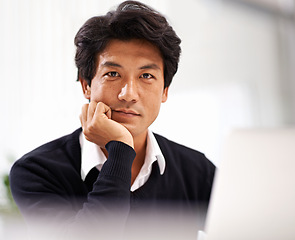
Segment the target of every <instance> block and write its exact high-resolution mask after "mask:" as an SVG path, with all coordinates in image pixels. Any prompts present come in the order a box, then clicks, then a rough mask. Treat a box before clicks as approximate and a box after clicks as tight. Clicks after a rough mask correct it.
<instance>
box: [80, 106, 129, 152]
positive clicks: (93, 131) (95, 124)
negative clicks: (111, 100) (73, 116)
mask: <svg viewBox="0 0 295 240" xmlns="http://www.w3.org/2000/svg"><path fill="white" fill-rule="evenodd" d="M111 116H112V112H111V108H110V107H109V106H107V105H106V104H104V103H103V102H99V103H97V102H94V101H91V102H90V103H89V104H85V105H83V107H82V113H81V115H80V121H81V124H82V128H83V133H84V135H85V138H86V139H87V140H88V141H90V142H93V143H95V144H97V145H98V146H100V147H102V148H105V145H106V144H107V143H108V142H110V141H112V140H113V141H121V142H123V143H126V144H128V145H129V146H131V147H132V148H134V143H133V137H132V135H131V133H130V132H129V131H128V130H127V128H125V127H124V126H123V125H122V124H120V123H117V122H116V121H114V120H112V119H111Z"/></svg>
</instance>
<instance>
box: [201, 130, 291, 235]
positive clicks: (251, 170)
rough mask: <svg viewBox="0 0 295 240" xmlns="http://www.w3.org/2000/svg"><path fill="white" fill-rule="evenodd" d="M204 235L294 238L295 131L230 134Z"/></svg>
mask: <svg viewBox="0 0 295 240" xmlns="http://www.w3.org/2000/svg"><path fill="white" fill-rule="evenodd" d="M205 232H206V237H205V239H206V240H223V239H224V240H244V239H247V240H272V239H276V240H278V239H279V240H289V239H290V240H291V239H295V128H288V129H252V130H251V129H248V130H235V131H233V132H232V133H231V134H230V135H229V137H228V140H227V141H226V144H225V148H224V153H223V158H222V161H221V164H220V166H219V169H218V171H217V173H216V177H215V180H214V185H213V190H212V196H211V202H210V206H209V210H208V215H207V223H206V227H205Z"/></svg>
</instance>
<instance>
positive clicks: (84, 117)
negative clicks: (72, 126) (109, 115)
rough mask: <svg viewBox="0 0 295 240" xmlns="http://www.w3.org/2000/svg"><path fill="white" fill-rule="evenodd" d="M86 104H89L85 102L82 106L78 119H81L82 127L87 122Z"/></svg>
mask: <svg viewBox="0 0 295 240" xmlns="http://www.w3.org/2000/svg"><path fill="white" fill-rule="evenodd" d="M88 105H89V104H88V103H87V104H84V105H83V106H82V112H81V115H80V121H81V124H82V127H83V126H85V124H86V122H87V112H88Z"/></svg>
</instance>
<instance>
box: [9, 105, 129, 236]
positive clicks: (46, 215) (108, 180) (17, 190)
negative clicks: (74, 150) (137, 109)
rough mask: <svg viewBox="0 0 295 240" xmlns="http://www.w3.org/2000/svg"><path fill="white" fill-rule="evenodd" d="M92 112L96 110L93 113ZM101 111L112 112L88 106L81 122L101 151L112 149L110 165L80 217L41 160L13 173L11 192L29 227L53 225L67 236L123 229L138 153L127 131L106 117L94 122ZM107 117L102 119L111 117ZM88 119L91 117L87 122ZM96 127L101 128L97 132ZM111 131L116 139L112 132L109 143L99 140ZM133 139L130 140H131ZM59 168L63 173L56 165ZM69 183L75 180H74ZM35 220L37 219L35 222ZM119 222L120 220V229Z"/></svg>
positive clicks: (105, 167)
mask: <svg viewBox="0 0 295 240" xmlns="http://www.w3.org/2000/svg"><path fill="white" fill-rule="evenodd" d="M93 106H95V110H93V108H91V107H93ZM97 108H98V110H97ZM100 110H102V112H103V111H110V110H107V106H106V105H104V104H95V103H90V106H89V107H88V106H86V107H85V106H83V110H82V116H81V122H82V126H83V130H84V132H86V133H87V136H88V139H91V140H92V141H96V143H98V144H100V145H102V144H104V143H105V142H106V143H107V144H106V146H105V148H106V150H107V151H108V160H107V161H106V163H105V164H104V166H103V168H102V170H101V172H100V174H99V177H98V179H97V181H96V182H95V183H94V186H93V190H92V191H91V192H90V193H89V194H88V196H87V200H86V201H84V204H83V207H82V208H81V209H80V210H79V211H75V209H74V207H73V205H72V203H71V202H70V199H68V197H67V196H66V194H64V193H66V192H67V189H66V187H65V186H64V185H62V184H60V182H59V180H57V179H55V178H54V176H53V175H52V173H51V171H50V170H49V169H48V168H47V167H48V166H40V165H38V164H42V159H37V160H36V161H34V164H31V163H29V164H28V162H27V164H24V161H22V162H21V163H19V164H15V165H14V167H13V168H12V170H11V174H10V178H11V186H12V192H13V195H14V198H15V200H16V202H17V203H18V205H19V206H20V209H21V211H22V212H23V214H24V216H25V217H26V218H28V220H29V221H31V220H33V221H34V222H35V220H37V221H39V220H40V219H41V220H42V219H45V222H44V223H45V224H46V226H50V225H51V224H53V225H54V226H52V228H54V229H56V230H57V229H60V230H62V231H67V232H71V230H73V229H77V226H78V227H79V228H78V229H81V226H87V228H86V229H91V226H92V229H97V226H98V225H99V226H102V222H103V223H104V224H103V226H105V224H106V223H109V222H111V223H112V226H113V227H114V228H115V229H117V230H118V227H120V225H123V224H124V220H125V219H126V217H127V216H128V214H129V207H130V182H131V166H132V162H133V159H134V158H135V151H134V149H133V148H132V147H131V146H130V145H132V143H133V139H132V136H131V134H130V133H129V132H128V130H127V129H126V128H125V127H123V126H122V125H120V124H118V123H116V122H114V121H113V120H111V119H110V118H108V117H107V118H105V119H103V121H101V120H97V119H95V118H96V117H97V115H99V114H100V113H101V111H100ZM91 111H92V112H93V115H91ZM95 113H96V114H97V115H95ZM104 113H105V112H103V114H102V117H103V118H104V117H105V116H107V115H106V114H104ZM85 114H87V116H86V117H85ZM108 114H110V112H109V113H108ZM103 115H104V116H103ZM97 123H99V124H98V128H97V126H96V124H97ZM93 125H94V126H93ZM108 128H111V130H114V129H116V128H117V129H116V130H117V131H115V134H113V135H111V134H110V132H108V133H107V134H109V135H108V138H107V137H105V136H104V138H100V137H99V133H98V132H99V131H101V132H100V134H105V135H106V133H104V132H103V131H107V129H108ZM94 129H95V130H96V131H94ZM118 130H122V132H123V133H121V134H120V132H119V131H118ZM124 131H127V133H126V132H124ZM128 133H129V135H130V136H131V140H130V139H128V138H127V137H128ZM121 137H123V138H121ZM127 143H128V144H127ZM37 157H40V156H37ZM40 158H42V156H41V157H40ZM32 162H33V161H32ZM47 162H48V161H47ZM60 164H62V159H61V163H60ZM52 168H53V167H52ZM54 168H56V170H58V169H60V168H59V167H58V166H56V165H55V166H54ZM61 169H62V168H61ZM65 177H68V178H71V176H65ZM32 216H33V217H34V216H37V218H35V219H32V218H31V217H32ZM102 220H103V221H102ZM108 220H109V221H108ZM114 220H116V224H115V226H116V227H115V226H114ZM56 224H57V227H56V226H55V225H56ZM49 229H51V228H49ZM83 229H84V228H83ZM102 229H103V227H102Z"/></svg>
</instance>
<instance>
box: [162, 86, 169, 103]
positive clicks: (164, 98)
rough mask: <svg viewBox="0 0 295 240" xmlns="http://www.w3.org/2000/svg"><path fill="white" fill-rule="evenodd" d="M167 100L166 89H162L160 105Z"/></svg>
mask: <svg viewBox="0 0 295 240" xmlns="http://www.w3.org/2000/svg"><path fill="white" fill-rule="evenodd" d="M167 98H168V87H165V88H164V91H163V95H162V103H164V102H166V101H167Z"/></svg>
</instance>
